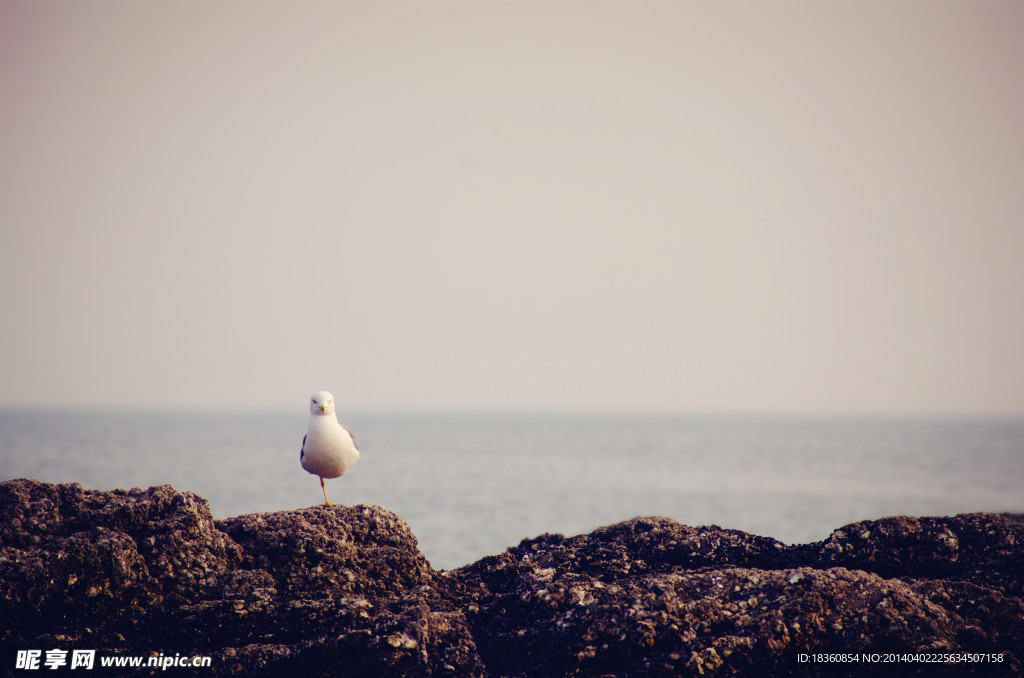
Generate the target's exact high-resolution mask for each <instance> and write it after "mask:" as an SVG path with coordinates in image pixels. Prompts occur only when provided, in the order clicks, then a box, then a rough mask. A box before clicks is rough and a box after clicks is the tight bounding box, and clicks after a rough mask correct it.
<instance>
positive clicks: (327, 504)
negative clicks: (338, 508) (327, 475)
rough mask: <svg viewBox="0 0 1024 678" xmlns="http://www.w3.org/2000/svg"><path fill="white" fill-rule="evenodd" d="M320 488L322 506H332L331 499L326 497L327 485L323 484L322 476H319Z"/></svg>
mask: <svg viewBox="0 0 1024 678" xmlns="http://www.w3.org/2000/svg"><path fill="white" fill-rule="evenodd" d="M320 489H321V490H323V491H324V506H334V504H332V503H331V500H330V499H328V498H327V487H326V486H325V485H324V478H323V476H320Z"/></svg>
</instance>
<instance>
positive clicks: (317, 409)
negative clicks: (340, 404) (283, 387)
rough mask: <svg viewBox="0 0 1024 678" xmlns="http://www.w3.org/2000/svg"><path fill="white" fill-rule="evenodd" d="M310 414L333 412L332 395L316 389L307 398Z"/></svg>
mask: <svg viewBox="0 0 1024 678" xmlns="http://www.w3.org/2000/svg"><path fill="white" fill-rule="evenodd" d="M309 413H310V414H334V396H332V395H331V394H330V393H328V392H327V391H317V392H316V393H314V394H313V397H311V398H310V399H309Z"/></svg>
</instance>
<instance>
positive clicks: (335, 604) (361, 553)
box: [0, 479, 1024, 678]
mask: <svg viewBox="0 0 1024 678" xmlns="http://www.w3.org/2000/svg"><path fill="white" fill-rule="evenodd" d="M0 582H2V583H3V586H2V589H0V647H3V648H5V654H4V655H3V656H2V657H0V661H3V662H5V664H6V666H5V667H4V670H10V667H13V666H14V665H15V664H14V661H15V660H14V655H15V654H16V652H17V650H19V649H20V650H25V649H40V650H43V651H45V650H48V649H51V648H59V649H64V650H71V649H80V648H85V649H95V650H96V651H97V655H98V656H115V655H117V656H134V655H152V654H156V653H162V654H163V655H164V656H171V655H173V654H176V653H180V654H181V655H201V656H209V657H210V658H211V665H210V667H209V668H206V669H204V670H203V671H202V675H206V676H292V675H304V676H306V675H308V676H459V677H461V676H474V677H481V678H491V677H499V676H500V677H509V678H512V677H522V678H526V677H531V678H532V677H535V676H536V677H541V676H544V677H550V676H698V675H700V676H747V675H751V676H753V675H763V676H774V675H779V676H821V675H868V674H870V675H894V676H895V675H900V676H903V675H950V676H963V675H979V676H981V675H985V676H988V675H1006V676H1014V675H1022V670H1021V663H1020V660H1021V657H1022V656H1024V517H1022V516H1018V515H1010V514H991V513H971V514H961V515H958V516H948V517H908V516H899V517H889V518H882V519H879V520H867V521H862V522H858V523H853V524H850V525H846V526H843V527H841V528H839V529H837V530H835V531H834V532H833V533H832V534H831V535H830V536H829V537H828V538H827V539H825V540H823V541H821V542H815V543H811V544H799V545H786V544H783V543H782V542H779V541H777V540H775V539H771V538H768V537H760V536H756V535H750V534H747V533H745V532H741V531H738V530H729V529H722V528H720V527H718V526H714V525H711V526H703V527H690V526H686V525H683V524H681V523H679V522H677V521H675V520H671V519H668V518H663V517H650V516H649V517H638V518H634V519H632V520H627V521H624V522H621V523H617V524H615V525H609V526H607V527H602V528H599V529H597V530H594V531H593V532H590V533H588V534H583V535H577V536H572V537H565V536H563V535H558V534H544V535H540V536H538V537H536V538H533V539H525V540H523V541H522V542H521V543H520V544H518V545H517V546H514V547H511V548H509V549H508V550H506V551H505V552H504V553H501V554H497V555H492V556H487V557H485V558H482V559H481V560H479V561H477V562H475V563H472V564H469V565H466V566H465V567H462V568H459V569H457V570H452V571H437V570H434V569H433V568H431V566H430V563H429V562H428V561H427V559H426V558H425V557H424V556H423V554H422V553H421V552H420V551H419V549H418V546H417V541H416V537H415V535H414V534H413V533H412V531H411V530H410V529H409V526H408V525H407V524H406V523H405V521H404V520H402V519H401V518H400V517H399V516H397V515H396V514H394V513H392V512H391V511H388V510H387V509H384V508H381V507H377V506H368V505H359V506H333V507H320V506H318V507H312V508H305V509H298V510H293V511H280V512H275V513H262V514H249V515H242V516H237V517H234V518H229V519H226V520H214V519H213V518H212V515H211V513H210V509H209V504H208V502H207V501H206V500H205V499H203V498H202V497H199V496H197V495H195V494H193V493H190V492H179V491H177V490H175V489H174V488H172V487H171V486H169V485H163V486H157V487H150V488H148V489H141V488H135V489H131V490H113V491H109V492H108V491H98V490H87V489H83V488H82V487H81V486H80V485H78V484H77V483H67V484H59V485H58V484H50V483H43V482H39V481H35V480H27V479H17V480H10V481H5V482H2V483H0ZM828 651H832V652H844V653H848V654H853V653H858V654H859V653H872V652H886V651H900V652H903V653H919V656H921V657H924V656H925V655H931V656H933V657H935V656H940V655H944V654H950V653H953V654H954V655H960V654H962V653H964V652H966V651H971V652H972V653H975V654H985V655H986V656H987V657H989V659H988V661H985V662H984V663H981V662H978V661H971V662H958V663H955V664H934V663H928V664H924V663H919V662H909V661H908V662H903V663H898V664H889V665H882V664H876V665H872V666H870V667H866V666H865V665H864V664H860V663H859V662H858V663H857V664H856V665H855V664H842V665H839V664H829V663H821V662H813V661H812V662H802V661H799V660H798V655H799V654H801V653H803V654H812V653H822V652H828ZM994 653H1000V654H999V656H1000V657H1001V660H999V661H993V660H992V658H991V657H992V655H993V654H994ZM0 673H3V670H0ZM147 673H148V674H150V675H155V674H157V673H162V669H161V668H159V667H150V668H146V667H144V668H142V669H140V671H139V673H138V674H137V675H146V674H147Z"/></svg>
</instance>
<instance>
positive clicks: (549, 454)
mask: <svg viewBox="0 0 1024 678" xmlns="http://www.w3.org/2000/svg"><path fill="white" fill-rule="evenodd" d="M307 417H308V413H306V412H305V410H304V409H303V410H302V411H297V412H287V413H284V412H252V413H239V412H203V413H156V412H154V413H140V412H102V413H97V412H59V413H51V412H41V411H0V480H8V479H11V478H20V477H28V478H36V479H39V480H44V481H48V482H72V481H73V482H78V483H81V484H82V485H83V486H84V487H86V488H89V489H102V490H108V489H114V488H130V487H148V486H150V485H162V484H166V483H170V484H171V485H173V486H174V487H175V488H176V489H178V490H182V491H192V492H196V493H198V494H200V495H202V496H203V497H206V498H207V499H208V500H209V501H210V507H211V510H212V512H213V515H214V517H215V518H226V517H229V516H234V515H239V514H242V513H252V512H259V511H280V510H287V509H295V508H300V507H305V506H311V505H314V504H318V503H320V502H321V500H322V494H321V492H320V485H319V482H318V480H317V478H316V477H315V476H312V475H310V474H308V473H306V472H305V471H303V470H302V468H301V467H300V466H299V446H300V443H301V441H302V436H303V434H304V433H305V430H306V420H307ZM341 419H342V421H343V422H344V423H345V424H347V425H348V426H349V427H350V428H351V429H353V431H354V432H355V436H356V440H357V442H358V443H359V447H360V449H361V450H362V459H361V460H360V462H359V463H358V464H357V465H356V466H355V467H354V468H353V469H352V471H350V472H349V474H348V475H346V476H345V477H343V478H340V479H337V480H329V481H327V492H328V495H329V496H330V498H331V500H332V501H333V502H335V503H343V504H358V503H367V504H378V505H380V506H383V507H385V508H388V509H390V510H392V511H394V512H396V513H398V514H399V515H401V516H402V517H403V518H405V520H406V521H408V523H409V525H410V526H411V527H412V530H413V531H414V532H415V533H416V536H417V537H418V539H419V544H420V548H421V549H422V551H423V552H424V554H425V555H426V556H427V558H428V559H429V560H430V562H431V564H432V565H433V566H434V567H435V568H438V569H453V568H456V567H459V566H461V565H464V564H467V563H470V562H472V561H475V560H477V559H479V558H481V557H483V556H485V555H489V554H493V553H499V552H501V551H503V550H504V549H505V548H507V547H508V546H513V545H515V544H517V543H519V541H520V540H521V539H523V538H527V537H534V536H537V535H539V534H542V533H544V532H560V533H563V534H566V535H571V534H578V533H581V532H588V531H590V530H592V529H594V528H596V527H599V526H601V525H608V524H611V523H615V522H619V521H622V520H627V519H629V518H632V517H634V516H638V515H655V514H656V515H663V516H669V517H671V518H675V519H676V520H679V521H680V522H683V523H685V524H688V525H695V526H696V525H708V524H716V525H719V526H721V527H726V528H735V529H739V530H745V531H748V532H752V533H755V534H760V535H765V536H770V537H775V538H777V539H780V540H782V541H784V542H786V543H805V542H810V541H817V540H820V539H824V538H825V537H827V536H828V535H829V533H831V532H832V530H834V529H836V528H838V527H840V526H842V525H844V524H846V523H849V522H853V521H857V520H863V519H869V518H880V517H883V516H887V515H901V514H904V515H949V514H955V513H961V512H970V511H1012V512H1018V513H1019V512H1024V420H968V419H924V418H919V419H882V418H878V419H871V418H821V417H807V418H800V417H738V416H737V417H730V416H692V417H685V416H679V417H669V416H653V415H652V416H607V415H592V416H585V415H579V416H555V415H538V416H528V415H511V414H509V415H482V414H480V415H455V414H393V413H388V414H384V413H352V414H345V413H342V416H341Z"/></svg>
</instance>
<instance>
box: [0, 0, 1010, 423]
mask: <svg viewBox="0 0 1024 678" xmlns="http://www.w3.org/2000/svg"><path fill="white" fill-rule="evenodd" d="M1021 26H1024V3H1020V2H1016V1H1012V0H1011V1H1005V2H1000V1H995V0H991V1H990V0H982V1H980V2H979V1H977V0H964V1H960V2H950V1H943V0H924V1H917V0H906V1H901V2H889V1H885V2H881V1H871V0H868V1H865V2H825V3H823V2H818V1H807V2H802V1H793V2H790V1H786V0H782V1H780V2H771V3H763V2H732V1H726V2H716V3H706V2H688V1H686V0H673V1H671V2H650V1H645V0H639V1H635V2H612V1H597V0H594V1H590V2H581V1H576V0H564V1H559V2H548V1H544V2H539V1H537V2H535V1H523V2H475V1H474V2H470V1H468V0H467V1H458V2H453V1H451V0H438V1H437V2H431V3H419V2H401V1H397V0H396V1H389V2H369V1H366V2H310V1H309V0H298V1H289V2H284V1H281V2H265V1H259V0H256V1H252V2H238V1H233V0H225V1H223V2H209V1H208V0H202V1H195V0H151V1H149V2H136V1H135V0H104V1H98V0H74V1H63V0H34V1H31V2H29V1H25V0H18V1H14V0H0V229H2V241H0V310H2V317H3V328H2V334H0V337H2V338H0V406H4V407H40V406H59V407H88V408H106V407H130V408H207V407H225V408H262V407H272V408H288V407H298V408H302V409H303V410H304V408H305V404H306V402H307V399H308V397H309V394H310V393H312V392H313V391H316V390H319V389H327V390H330V391H332V392H333V393H334V394H335V396H336V401H337V402H338V407H339V411H341V410H344V409H363V410H365V409H402V410H404V409H428V410H435V409H438V410H529V411H601V412H618V411H631V412H632V411H659V412H725V413H729V412H766V413H785V412H794V413H825V414H832V413H834V414H848V413H857V414H863V413H867V414H920V415H948V414H953V415H972V416H973V415H978V416H990V415H991V416H1005V415H1009V416H1024V303H1022V301H1021V300H1022V298H1024V125H1022V124H1021V121H1022V120H1024V77H1022V66H1021V64H1024V41H1021V40H1020V39H1019V37H1020V36H1019V33H1020V30H1019V29H1020V27H1021Z"/></svg>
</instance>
